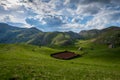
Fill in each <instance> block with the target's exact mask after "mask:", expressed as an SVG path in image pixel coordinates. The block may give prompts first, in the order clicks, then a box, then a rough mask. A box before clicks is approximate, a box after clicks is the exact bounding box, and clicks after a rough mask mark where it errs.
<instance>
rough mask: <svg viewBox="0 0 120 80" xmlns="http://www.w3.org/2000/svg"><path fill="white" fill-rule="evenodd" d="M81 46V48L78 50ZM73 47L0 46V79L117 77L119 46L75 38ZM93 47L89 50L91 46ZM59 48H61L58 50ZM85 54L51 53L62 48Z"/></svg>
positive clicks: (111, 79) (92, 79)
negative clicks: (57, 56) (62, 56)
mask: <svg viewBox="0 0 120 80" xmlns="http://www.w3.org/2000/svg"><path fill="white" fill-rule="evenodd" d="M79 45H80V46H82V47H84V49H83V51H77V50H76V49H77V48H78V47H79ZM75 46H76V47H73V46H70V47H63V48H59V47H56V49H51V48H47V47H41V48H40V47H38V46H32V45H23V44H9V45H8V44H7V45H5V44H1V45H0V79H1V80H7V79H10V78H16V79H18V80H19V79H20V80H119V79H120V53H119V52H120V48H116V49H108V48H107V46H105V45H93V44H91V43H90V41H78V42H77V43H76V44H75ZM91 47H92V48H93V50H91V49H90V48H91ZM58 48H59V49H60V50H58ZM68 48H70V50H71V51H75V52H76V53H78V54H84V55H83V56H82V57H81V58H76V59H72V60H58V59H54V58H52V57H50V54H52V53H54V52H58V51H62V50H68Z"/></svg>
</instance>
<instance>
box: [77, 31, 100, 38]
mask: <svg viewBox="0 0 120 80" xmlns="http://www.w3.org/2000/svg"><path fill="white" fill-rule="evenodd" d="M99 34H101V31H100V30H97V29H92V30H83V31H81V32H80V33H79V35H80V36H81V38H82V39H91V38H95V37H97V36H98V35H99Z"/></svg>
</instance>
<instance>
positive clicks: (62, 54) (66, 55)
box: [51, 51, 80, 60]
mask: <svg viewBox="0 0 120 80" xmlns="http://www.w3.org/2000/svg"><path fill="white" fill-rule="evenodd" d="M51 56H52V57H54V58H57V59H63V60H69V59H73V58H76V57H79V56H80V55H79V54H75V53H74V52H69V51H64V52H58V53H54V54H51Z"/></svg>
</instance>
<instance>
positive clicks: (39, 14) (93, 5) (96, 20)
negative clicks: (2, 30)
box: [0, 0, 120, 32]
mask: <svg viewBox="0 0 120 80" xmlns="http://www.w3.org/2000/svg"><path fill="white" fill-rule="evenodd" d="M0 23H7V24H9V25H13V26H18V27H22V28H30V27H36V28H38V29H40V30H42V31H45V32H51V31H62V32H64V31H74V32H79V31H81V30H90V29H103V28H106V27H109V26H120V0H0Z"/></svg>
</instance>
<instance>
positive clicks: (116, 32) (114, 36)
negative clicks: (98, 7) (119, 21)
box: [95, 26, 120, 46]
mask: <svg viewBox="0 0 120 80" xmlns="http://www.w3.org/2000/svg"><path fill="white" fill-rule="evenodd" d="M95 42H96V43H100V44H115V45H119V46H120V27H114V26H112V27H109V28H105V29H103V30H101V34H100V35H99V36H98V37H97V38H96V40H95Z"/></svg>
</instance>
